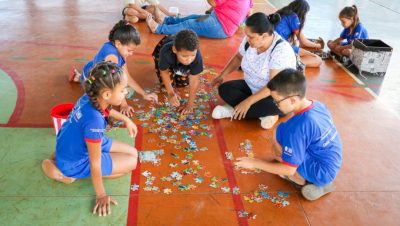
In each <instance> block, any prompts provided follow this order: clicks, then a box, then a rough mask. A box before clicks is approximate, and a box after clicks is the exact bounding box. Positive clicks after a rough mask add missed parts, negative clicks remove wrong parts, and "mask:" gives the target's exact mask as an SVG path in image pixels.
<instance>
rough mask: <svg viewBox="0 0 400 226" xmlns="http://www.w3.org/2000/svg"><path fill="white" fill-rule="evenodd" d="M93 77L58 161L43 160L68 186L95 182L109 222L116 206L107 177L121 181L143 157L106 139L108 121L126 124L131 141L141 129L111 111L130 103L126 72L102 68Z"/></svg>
mask: <svg viewBox="0 0 400 226" xmlns="http://www.w3.org/2000/svg"><path fill="white" fill-rule="evenodd" d="M87 76H88V78H87V79H86V80H85V82H84V84H83V86H84V90H85V94H84V95H83V96H82V97H81V98H80V99H79V100H78V102H77V103H76V104H75V107H74V109H73V110H72V112H71V113H70V114H69V116H68V119H67V121H66V122H65V123H64V124H63V126H62V128H61V130H60V132H59V133H58V135H57V141H56V152H55V155H54V154H53V156H52V157H51V158H50V159H46V160H43V162H42V169H43V171H44V173H45V175H46V176H48V177H49V178H51V179H53V180H56V181H59V182H63V183H66V184H69V183H72V182H74V181H75V180H76V179H79V178H85V177H92V182H93V187H94V190H95V193H96V203H95V206H94V209H93V214H96V213H98V215H99V216H106V215H108V214H110V202H112V203H114V204H116V201H115V200H114V199H113V198H111V196H109V195H107V193H106V191H105V188H104V185H103V177H105V178H116V177H120V176H122V175H124V174H126V173H129V172H131V171H132V170H133V169H135V168H136V164H137V156H138V154H137V151H136V149H135V148H134V147H133V146H131V145H128V144H125V143H122V142H119V141H115V140H113V139H111V138H108V137H106V136H104V133H105V130H106V126H107V121H108V120H107V119H108V117H113V118H115V119H118V120H121V121H124V122H125V125H126V128H127V130H128V133H129V135H130V136H131V137H134V136H136V133H137V128H136V125H135V124H134V123H133V122H132V121H131V120H130V119H129V118H128V117H126V116H125V115H122V114H121V113H119V112H118V111H115V110H112V109H111V106H112V105H113V106H118V105H120V104H121V102H122V101H123V100H124V99H125V95H126V92H127V91H126V86H127V79H126V76H127V75H126V74H124V71H123V70H122V69H121V68H120V67H119V66H118V65H117V64H115V63H112V62H100V63H98V64H97V65H95V66H94V68H93V69H92V70H91V71H90V72H89V73H88V74H87ZM110 109H111V110H110Z"/></svg>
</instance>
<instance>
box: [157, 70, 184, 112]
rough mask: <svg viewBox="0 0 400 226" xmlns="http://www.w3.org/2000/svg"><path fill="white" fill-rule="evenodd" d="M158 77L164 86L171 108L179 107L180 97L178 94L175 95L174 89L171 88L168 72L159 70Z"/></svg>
mask: <svg viewBox="0 0 400 226" xmlns="http://www.w3.org/2000/svg"><path fill="white" fill-rule="evenodd" d="M160 76H161V79H162V81H163V84H164V86H165V89H166V90H167V95H168V101H169V103H171V104H172V106H175V107H179V105H180V103H179V99H180V97H179V96H178V94H176V93H175V91H174V88H173V87H172V82H171V79H170V76H169V71H168V70H164V71H161V70H160ZM189 82H190V81H189Z"/></svg>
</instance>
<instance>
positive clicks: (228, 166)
mask: <svg viewBox="0 0 400 226" xmlns="http://www.w3.org/2000/svg"><path fill="white" fill-rule="evenodd" d="M210 107H211V109H213V108H214V106H213V105H212V104H210ZM213 124H214V129H215V134H216V136H217V140H218V146H219V150H220V152H221V157H222V159H223V164H224V168H225V173H226V175H227V177H228V182H229V187H230V188H231V191H232V190H233V188H234V187H238V185H237V181H236V178H235V174H234V172H233V167H232V163H231V161H230V160H228V159H227V158H226V156H225V152H227V151H228V148H227V147H226V142H225V138H224V134H223V132H222V129H221V124H220V121H219V120H217V119H213ZM231 195H232V200H233V205H234V207H235V215H236V217H237V219H238V222H239V225H242V226H246V225H249V223H248V221H247V218H245V217H239V214H238V212H239V211H240V210H244V205H243V202H242V199H241V197H240V194H239V195H235V194H233V192H231Z"/></svg>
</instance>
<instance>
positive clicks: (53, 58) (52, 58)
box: [42, 57, 61, 61]
mask: <svg viewBox="0 0 400 226" xmlns="http://www.w3.org/2000/svg"><path fill="white" fill-rule="evenodd" d="M42 60H51V61H54V60H61V59H60V58H56V57H43V58H42Z"/></svg>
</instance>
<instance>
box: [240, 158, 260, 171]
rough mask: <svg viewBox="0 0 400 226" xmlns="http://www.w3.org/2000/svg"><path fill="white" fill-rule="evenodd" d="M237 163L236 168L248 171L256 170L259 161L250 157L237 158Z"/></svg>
mask: <svg viewBox="0 0 400 226" xmlns="http://www.w3.org/2000/svg"><path fill="white" fill-rule="evenodd" d="M237 160H238V161H237V162H235V166H237V167H239V168H241V169H248V170H256V166H255V165H256V163H257V161H259V160H258V159H253V158H249V157H241V158H237Z"/></svg>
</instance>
